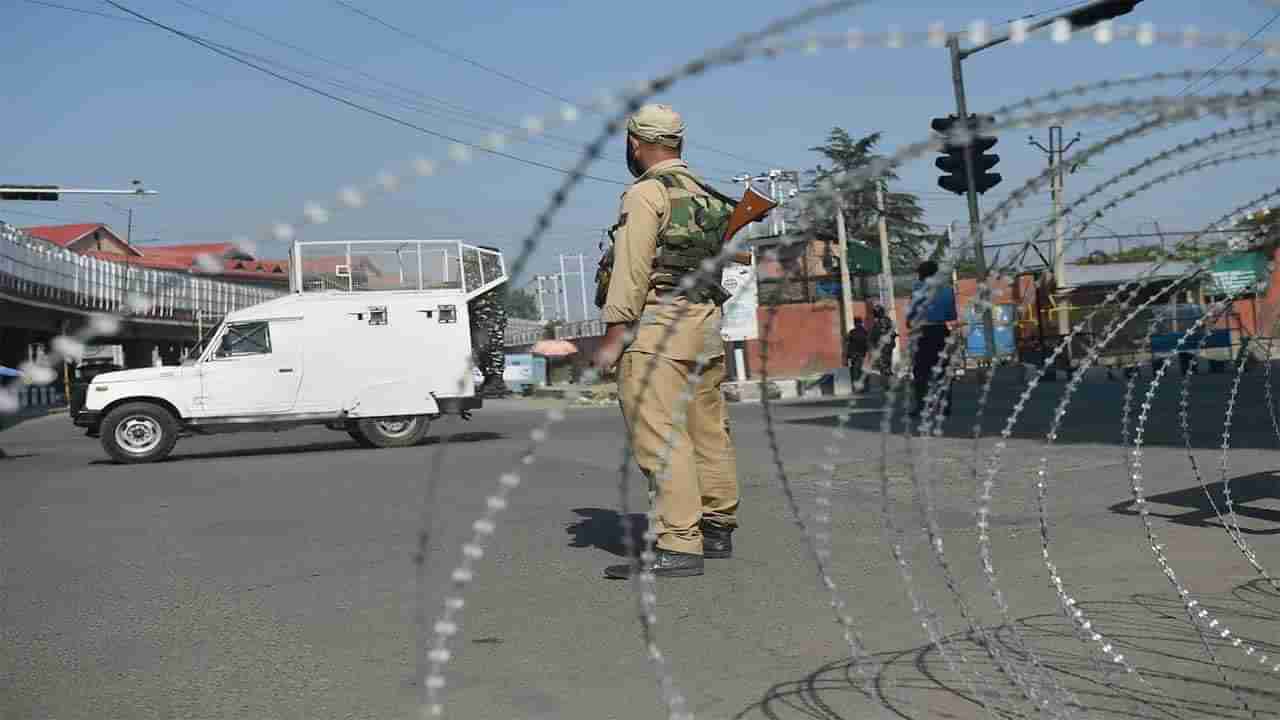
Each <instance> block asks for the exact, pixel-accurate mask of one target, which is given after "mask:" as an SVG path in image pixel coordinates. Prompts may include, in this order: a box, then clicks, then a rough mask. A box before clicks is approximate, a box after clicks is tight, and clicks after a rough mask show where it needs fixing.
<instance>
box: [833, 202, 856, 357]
mask: <svg viewBox="0 0 1280 720" xmlns="http://www.w3.org/2000/svg"><path fill="white" fill-rule="evenodd" d="M836 237H837V239H838V240H839V241H840V339H841V340H842V341H843V340H844V339H845V338H846V337H848V336H849V331H850V330H851V329H853V288H851V287H849V235H848V233H847V232H846V231H845V226H844V197H843V196H842V195H837V196H836Z"/></svg>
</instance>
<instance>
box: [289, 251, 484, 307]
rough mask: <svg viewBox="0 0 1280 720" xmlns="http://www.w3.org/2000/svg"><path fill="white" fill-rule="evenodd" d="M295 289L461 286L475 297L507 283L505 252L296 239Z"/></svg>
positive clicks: (292, 277) (292, 259)
mask: <svg viewBox="0 0 1280 720" xmlns="http://www.w3.org/2000/svg"><path fill="white" fill-rule="evenodd" d="M290 262H291V263H292V266H291V267H290V270H291V272H290V281H289V283H290V289H291V290H292V291H293V292H325V291H333V290H339V291H342V292H361V291H416V292H421V291H425V290H461V291H462V292H464V293H466V294H467V296H468V297H469V298H470V297H475V296H476V295H479V294H480V293H483V292H485V291H487V290H490V289H492V288H494V287H497V286H498V285H501V284H502V283H503V282H506V279H507V271H506V264H505V262H504V260H503V257H502V253H501V252H499V251H497V250H492V249H489V248H482V247H477V246H475V245H467V244H465V243H462V242H458V241H456V240H349V241H308V242H295V243H294V244H293V249H292V250H291V251H290Z"/></svg>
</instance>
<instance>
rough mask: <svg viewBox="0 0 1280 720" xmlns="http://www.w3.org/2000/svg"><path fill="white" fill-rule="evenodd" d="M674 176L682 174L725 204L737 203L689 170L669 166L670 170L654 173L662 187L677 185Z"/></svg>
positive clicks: (733, 204)
mask: <svg viewBox="0 0 1280 720" xmlns="http://www.w3.org/2000/svg"><path fill="white" fill-rule="evenodd" d="M676 176H683V177H686V178H689V180H690V181H691V182H693V184H694V185H697V186H698V187H699V188H700V189H701V190H702V191H703V192H705V193H706V194H708V195H710V196H711V197H713V198H715V199H717V200H719V201H720V202H722V203H725V204H727V205H728V206H729V207H734V206H736V205H737V204H738V201H737V200H734V199H733V198H731V197H729V196H728V195H725V194H724V193H722V192H720V191H719V190H716V189H715V188H713V187H711V186H710V185H708V184H706V183H704V182H702V180H701V179H700V178H699V177H698V176H697V175H694V174H693V173H691V172H689V171H688V170H686V169H684V168H681V167H676V168H671V169H670V170H663V171H662V172H659V173H655V174H654V178H656V179H657V180H658V181H659V182H661V183H662V184H663V186H664V187H667V188H677V187H679V184H678V182H677V180H676Z"/></svg>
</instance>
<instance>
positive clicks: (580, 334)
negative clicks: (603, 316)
mask: <svg viewBox="0 0 1280 720" xmlns="http://www.w3.org/2000/svg"><path fill="white" fill-rule="evenodd" d="M553 330H554V331H555V337H556V339H557V340H573V339H575V338H586V337H599V336H601V335H604V331H605V325H604V321H603V320H599V319H595V320H578V321H576V322H571V323H562V324H560V325H556V326H555V327H554V328H553ZM545 333H546V330H545V329H544V328H541V327H536V328H521V329H512V328H508V330H507V336H506V344H507V347H515V346H519V345H532V344H534V343H536V342H538V341H539V340H541V339H542V336H543V335H544V334H545Z"/></svg>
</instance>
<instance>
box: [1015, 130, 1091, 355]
mask: <svg viewBox="0 0 1280 720" xmlns="http://www.w3.org/2000/svg"><path fill="white" fill-rule="evenodd" d="M1028 140H1029V142H1030V143H1031V144H1032V145H1033V146H1035V147H1037V148H1039V149H1040V150H1042V151H1044V152H1045V153H1047V154H1048V155H1049V169H1050V171H1051V179H1052V181H1053V184H1052V188H1053V229H1054V242H1053V277H1054V283H1055V284H1056V285H1057V287H1058V304H1059V305H1061V306H1062V309H1061V311H1060V312H1059V313H1058V334H1059V335H1062V336H1063V337H1065V336H1067V335H1068V334H1070V333H1071V314H1070V305H1068V304H1067V296H1066V295H1065V294H1064V293H1063V291H1062V286H1063V284H1064V283H1065V282H1066V277H1067V249H1066V245H1065V237H1064V236H1065V234H1066V226H1065V225H1064V223H1063V218H1062V194H1063V189H1064V186H1065V184H1066V183H1065V180H1066V175H1065V173H1064V172H1063V155H1064V154H1065V153H1066V151H1067V150H1070V149H1071V146H1072V145H1075V144H1076V143H1077V142H1079V141H1080V134H1079V133H1076V137H1075V139H1073V140H1072V141H1071V142H1070V143H1068V144H1067V145H1066V146H1065V147H1064V146H1063V144H1062V126H1060V125H1054V126H1052V127H1050V128H1049V147H1045V146H1043V145H1041V144H1040V143H1039V142H1037V141H1036V139H1035V138H1028ZM1070 351H1071V348H1070V347H1068V348H1067V352H1068V357H1070Z"/></svg>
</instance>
